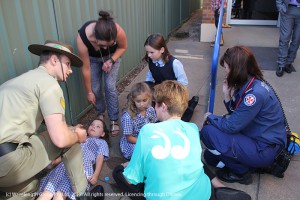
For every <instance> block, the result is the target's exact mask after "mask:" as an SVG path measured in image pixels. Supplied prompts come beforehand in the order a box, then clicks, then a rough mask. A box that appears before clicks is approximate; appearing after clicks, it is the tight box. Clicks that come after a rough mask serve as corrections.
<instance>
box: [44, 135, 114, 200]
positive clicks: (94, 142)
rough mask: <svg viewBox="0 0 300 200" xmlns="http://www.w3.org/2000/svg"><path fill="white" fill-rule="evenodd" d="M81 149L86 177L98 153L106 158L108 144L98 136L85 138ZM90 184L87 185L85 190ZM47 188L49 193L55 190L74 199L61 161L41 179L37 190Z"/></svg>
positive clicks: (89, 173)
mask: <svg viewBox="0 0 300 200" xmlns="http://www.w3.org/2000/svg"><path fill="white" fill-rule="evenodd" d="M81 150H82V155H83V165H84V173H85V175H86V177H87V178H88V177H90V176H92V175H93V173H94V170H93V165H94V164H96V158H97V156H98V155H103V156H104V159H105V160H107V159H108V156H109V148H108V144H107V143H106V141H105V140H103V139H100V138H87V140H86V142H85V143H81ZM89 188H90V184H88V185H87V188H86V189H87V190H88V189H89ZM44 190H48V191H50V192H51V193H53V194H54V193H55V192H57V191H61V192H63V193H64V194H65V195H67V196H68V198H69V199H72V200H75V194H74V192H73V190H72V187H71V182H70V179H69V177H68V174H67V171H66V169H65V166H64V164H63V163H62V162H61V163H60V164H59V165H57V166H56V167H55V168H54V169H53V170H52V171H51V172H50V173H49V174H48V175H47V176H46V177H44V178H43V179H42V180H41V186H40V189H39V192H43V191H44Z"/></svg>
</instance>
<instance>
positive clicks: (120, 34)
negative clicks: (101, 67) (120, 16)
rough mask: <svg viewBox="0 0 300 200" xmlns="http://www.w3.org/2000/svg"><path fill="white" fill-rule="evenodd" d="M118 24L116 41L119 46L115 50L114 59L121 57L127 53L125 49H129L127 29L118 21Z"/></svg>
mask: <svg viewBox="0 0 300 200" xmlns="http://www.w3.org/2000/svg"><path fill="white" fill-rule="evenodd" d="M116 26H117V38H116V42H117V44H118V48H117V50H116V51H115V53H114V55H113V56H112V59H113V60H114V61H116V60H117V59H119V58H120V57H121V56H122V55H123V54H124V53H125V51H126V49H127V38H126V34H125V31H124V30H123V28H122V27H121V26H120V25H119V24H117V23H116Z"/></svg>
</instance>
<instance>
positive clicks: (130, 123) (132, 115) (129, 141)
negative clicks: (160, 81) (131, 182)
mask: <svg viewBox="0 0 300 200" xmlns="http://www.w3.org/2000/svg"><path fill="white" fill-rule="evenodd" d="M151 99H152V92H151V89H150V88H149V86H148V85H147V84H146V83H143V82H140V83H136V84H135V85H133V87H132V88H131V91H130V92H129V94H128V96H127V104H126V108H125V109H124V112H123V114H122V117H121V124H122V128H123V136H122V138H121V140H120V149H121V152H122V154H123V156H124V157H125V158H126V159H128V160H130V158H131V155H132V153H133V149H134V147H135V143H136V141H137V137H138V134H139V132H140V129H141V128H142V126H144V125H145V124H148V123H154V122H156V121H157V118H156V114H155V110H154V108H153V107H152V106H151V105H150V102H151Z"/></svg>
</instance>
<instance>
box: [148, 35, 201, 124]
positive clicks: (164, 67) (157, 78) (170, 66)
mask: <svg viewBox="0 0 300 200" xmlns="http://www.w3.org/2000/svg"><path fill="white" fill-rule="evenodd" d="M144 47H145V50H146V55H145V56H144V60H146V61H147V62H148V66H149V71H148V73H147V75H146V80H145V82H146V83H147V84H148V85H149V86H150V87H151V88H153V87H154V86H155V85H157V84H160V83H162V82H163V81H165V80H176V81H178V82H179V83H181V84H183V85H185V86H187V85H188V79H187V76H186V74H185V71H184V68H183V65H182V63H181V62H180V61H179V60H177V59H176V58H175V57H174V56H172V55H171V53H170V52H169V50H168V48H167V45H166V42H165V39H164V37H163V36H162V35H161V34H159V33H156V34H152V35H150V36H149V37H148V38H147V39H146V41H145V44H144ZM198 101H199V97H198V96H193V98H192V99H191V100H189V103H188V108H187V109H186V111H185V112H184V114H183V116H182V118H181V119H182V120H183V121H186V122H188V121H190V120H191V118H192V116H193V113H194V109H195V107H196V106H197V104H198Z"/></svg>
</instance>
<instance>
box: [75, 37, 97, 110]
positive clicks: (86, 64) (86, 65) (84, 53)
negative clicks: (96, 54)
mask: <svg viewBox="0 0 300 200" xmlns="http://www.w3.org/2000/svg"><path fill="white" fill-rule="evenodd" d="M76 42H77V48H78V53H79V56H80V58H81V59H82V61H83V66H82V68H81V71H82V75H83V80H84V85H85V88H86V91H87V99H88V101H89V102H90V103H92V104H95V103H96V97H95V95H94V93H93V91H92V86H91V66H90V58H89V52H88V49H87V47H86V46H85V44H84V43H83V41H82V39H81V37H80V35H79V34H78V35H77V39H76Z"/></svg>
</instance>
